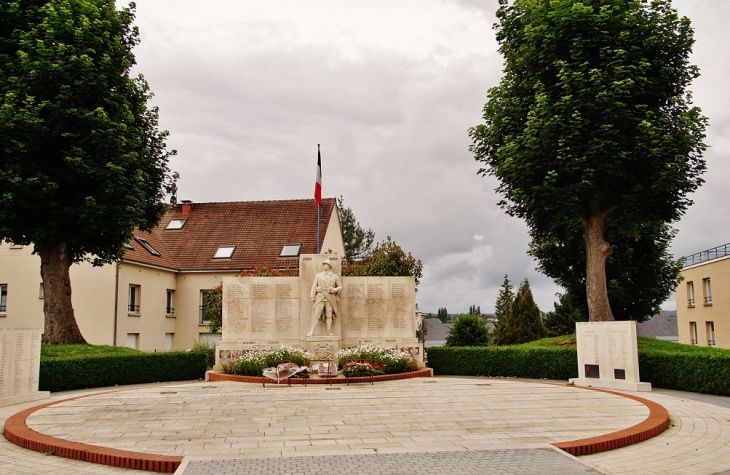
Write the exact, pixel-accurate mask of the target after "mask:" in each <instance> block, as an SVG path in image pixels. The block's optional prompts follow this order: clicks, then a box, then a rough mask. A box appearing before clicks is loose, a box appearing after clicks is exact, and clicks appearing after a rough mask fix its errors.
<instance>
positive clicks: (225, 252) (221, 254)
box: [213, 246, 236, 259]
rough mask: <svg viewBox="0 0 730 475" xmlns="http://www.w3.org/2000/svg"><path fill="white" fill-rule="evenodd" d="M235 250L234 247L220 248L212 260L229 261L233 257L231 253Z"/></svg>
mask: <svg viewBox="0 0 730 475" xmlns="http://www.w3.org/2000/svg"><path fill="white" fill-rule="evenodd" d="M235 250H236V246H221V247H219V248H218V250H217V251H216V253H215V256H213V259H229V258H230V257H231V256H232V255H233V251H235Z"/></svg>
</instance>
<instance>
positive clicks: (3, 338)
mask: <svg viewBox="0 0 730 475" xmlns="http://www.w3.org/2000/svg"><path fill="white" fill-rule="evenodd" d="M9 335H10V331H9V330H8V329H5V328H0V397H3V396H7V395H8V393H9V392H10V387H9V385H8V376H9V373H10V367H9V366H10V364H9V363H10V360H9V359H8V351H9V346H10V339H9V338H8V337H9Z"/></svg>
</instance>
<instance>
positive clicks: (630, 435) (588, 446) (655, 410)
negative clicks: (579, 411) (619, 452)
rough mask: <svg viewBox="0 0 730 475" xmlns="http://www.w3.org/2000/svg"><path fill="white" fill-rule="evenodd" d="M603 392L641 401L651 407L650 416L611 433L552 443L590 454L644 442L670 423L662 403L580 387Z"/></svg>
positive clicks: (577, 453)
mask: <svg viewBox="0 0 730 475" xmlns="http://www.w3.org/2000/svg"><path fill="white" fill-rule="evenodd" d="M580 389H590V390H593V391H599V392H602V393H608V394H614V395H616V396H621V397H625V398H629V399H633V400H634V401H637V402H640V403H642V404H643V405H645V406H646V407H647V408H649V416H648V417H647V418H646V419H644V420H643V421H642V422H639V423H638V424H636V425H634V426H631V427H629V428H627V429H623V430H619V431H616V432H611V433H609V434H604V435H599V436H596V437H589V438H587V439H578V440H572V441H570V442H555V443H553V444H551V445H554V446H555V447H557V448H559V449H562V450H564V451H566V452H568V453H569V454H570V455H575V456H578V455H590V454H595V453H598V452H605V451H606V450H613V449H618V448H620V447H626V446H627V445H632V444H636V443H638V442H643V441H645V440H647V439H651V438H652V437H654V436H656V435H659V434H661V433H662V432H664V429H666V428H667V426H668V425H669V412H668V411H667V410H666V408H664V406H662V405H661V404H657V403H656V402H654V401H649V400H648V399H644V398H642V397H639V396H634V395H633V394H625V393H619V392H615V391H608V390H606V389H598V388H587V387H580Z"/></svg>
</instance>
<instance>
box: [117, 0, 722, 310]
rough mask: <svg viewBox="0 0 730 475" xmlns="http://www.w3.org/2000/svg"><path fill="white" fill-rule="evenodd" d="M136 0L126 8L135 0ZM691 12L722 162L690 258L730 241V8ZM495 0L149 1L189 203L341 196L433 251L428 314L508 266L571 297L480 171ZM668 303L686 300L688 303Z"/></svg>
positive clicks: (413, 245)
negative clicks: (476, 144) (544, 268)
mask: <svg viewBox="0 0 730 475" xmlns="http://www.w3.org/2000/svg"><path fill="white" fill-rule="evenodd" d="M122 3H125V2H122ZM674 5H675V7H676V8H677V9H678V10H679V12H680V14H682V15H685V16H688V17H690V18H691V20H692V23H693V26H694V28H695V32H696V33H695V37H696V40H697V42H696V44H695V48H694V55H693V61H694V63H695V64H697V65H698V66H699V67H700V69H701V73H702V76H701V77H700V78H699V79H698V80H696V81H695V82H694V84H693V87H692V90H693V92H694V100H695V104H696V105H698V106H700V107H701V108H702V109H703V111H704V113H705V115H707V116H709V118H710V128H709V133H708V137H707V143H708V144H709V145H710V149H709V151H708V152H707V154H706V158H707V162H708V168H709V172H708V173H707V174H706V175H705V178H706V183H705V185H704V186H703V187H702V188H701V189H700V190H699V191H698V192H697V193H695V195H694V197H693V198H694V200H695V205H694V206H693V207H692V208H690V210H689V212H688V213H687V215H686V216H685V217H684V218H683V219H682V221H680V222H679V223H678V224H677V228H678V229H679V230H680V232H679V235H678V236H677V238H676V239H675V241H674V245H673V251H674V252H675V254H676V255H677V256H681V255H688V254H692V253H695V252H699V251H702V250H705V249H707V248H710V247H714V246H717V245H721V244H724V243H726V242H730V220H729V219H728V216H730V209H729V208H730V200H729V199H728V192H727V191H726V187H725V186H724V185H723V183H724V182H725V181H726V180H727V178H728V177H729V176H730V164H729V163H728V160H727V158H728V156H729V155H730V92H729V88H728V79H729V78H730V50H728V45H730V28H728V25H729V24H730V1H727V0H701V1H699V0H675V2H674ZM496 8H497V1H496V0H484V1H479V0H452V1H448V0H442V1H439V0H399V1H397V2H394V1H392V0H366V1H365V0H358V1H342V0H318V1H312V0H309V1H308V0H289V1H280V0H277V1H263V0H258V1H254V0H248V1H245V2H242V1H239V0H225V1H223V0H215V1H210V2H205V3H204V4H203V3H201V2H200V1H190V0H137V20H136V25H137V26H139V28H140V31H141V39H142V43H141V45H139V46H138V47H137V48H136V50H135V53H136V56H137V63H138V66H137V68H136V70H135V72H139V73H142V74H144V76H145V77H146V79H147V80H148V82H149V84H150V87H151V89H152V91H154V93H155V98H154V101H153V103H154V105H157V106H159V107H160V126H161V127H162V128H163V129H167V130H169V131H170V138H169V142H168V143H169V145H170V146H171V147H172V148H175V149H177V150H178V155H177V157H174V158H173V160H172V162H171V164H170V165H171V168H172V169H173V170H175V171H178V172H179V173H180V175H181V179H180V181H179V183H178V188H179V194H178V196H179V199H191V200H193V201H197V202H202V201H247V200H278V199H300V198H311V197H312V196H313V189H314V178H315V167H316V160H317V144H318V143H321V144H322V170H323V172H322V173H323V195H324V196H327V197H335V196H340V195H343V196H344V198H345V203H346V205H347V206H348V207H350V208H352V210H353V211H354V213H355V215H356V216H357V218H358V220H359V221H360V223H361V225H363V227H365V228H368V227H370V228H372V229H373V230H374V231H375V234H376V238H377V239H378V240H381V239H384V238H385V237H386V236H392V237H393V239H394V240H395V241H396V242H397V243H398V244H400V245H401V246H402V247H403V248H404V249H405V250H406V251H410V252H412V253H413V255H414V256H416V257H417V258H419V259H421V260H422V261H423V264H424V272H423V273H424V276H423V279H422V281H421V285H420V286H419V292H418V297H417V300H418V304H419V307H420V309H421V310H423V311H426V312H434V313H435V312H436V310H437V309H438V308H439V307H446V308H447V309H448V310H449V312H450V313H456V312H464V311H466V310H467V309H468V308H469V306H470V305H479V306H481V309H482V311H485V312H492V311H493V309H494V301H495V299H496V297H497V293H498V288H499V286H500V285H501V283H502V279H503V276H504V274H505V273H507V274H509V277H510V279H511V280H512V282H513V284H515V285H516V284H518V283H519V282H520V281H521V280H522V279H524V278H526V277H527V278H528V279H529V280H530V283H531V286H532V291H533V293H534V295H535V299H536V301H537V303H538V305H539V306H540V308H541V310H543V311H549V310H552V308H553V301H554V299H555V297H554V296H555V293H556V292H558V291H559V290H560V289H559V288H558V287H557V286H556V285H555V284H554V283H553V282H552V280H551V279H548V278H546V277H545V276H543V275H541V274H539V273H538V272H537V271H536V270H535V267H536V262H535V261H533V260H532V259H531V258H530V257H529V256H527V255H526V250H527V244H528V236H527V232H526V226H525V225H524V223H523V222H522V221H521V220H518V219H516V218H510V217H509V216H507V215H505V214H504V212H503V211H502V210H501V209H500V208H499V207H498V206H497V205H496V203H497V202H498V201H499V197H498V196H497V195H496V194H495V193H494V188H495V187H496V181H495V180H494V179H493V178H484V177H479V176H477V174H476V172H477V169H478V168H479V164H478V163H477V162H475V161H474V158H473V155H472V154H471V153H470V152H469V150H468V147H469V144H470V140H469V137H468V134H467V130H468V128H469V127H471V126H474V125H477V124H479V123H480V122H482V118H481V110H482V107H483V106H484V103H485V102H486V94H487V89H488V88H490V87H492V86H495V85H496V84H497V83H498V82H499V79H500V77H501V68H502V57H501V56H500V55H499V53H498V51H497V43H496V40H495V38H494V33H493V30H492V24H493V23H494V22H495V21H496V18H495V15H494V12H495V11H496ZM664 308H667V309H673V308H675V302H674V296H672V298H671V299H670V300H668V301H667V302H666V303H665V305H664Z"/></svg>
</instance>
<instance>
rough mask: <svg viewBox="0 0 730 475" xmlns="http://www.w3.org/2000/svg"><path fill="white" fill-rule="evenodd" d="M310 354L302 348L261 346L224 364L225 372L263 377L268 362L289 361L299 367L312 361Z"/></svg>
mask: <svg viewBox="0 0 730 475" xmlns="http://www.w3.org/2000/svg"><path fill="white" fill-rule="evenodd" d="M311 359H312V358H311V355H310V353H309V352H308V351H307V350H305V349H302V348H293V347H291V346H281V347H268V346H259V347H256V348H254V349H252V350H251V351H249V352H248V353H246V354H244V355H243V356H240V357H239V358H237V359H235V360H233V361H229V362H228V363H224V364H223V372H224V373H228V374H238V375H241V376H261V374H262V373H263V371H264V367H265V366H266V363H267V362H272V361H279V360H288V361H291V362H292V363H295V364H296V365H297V366H303V365H305V364H306V363H308V362H309V361H311Z"/></svg>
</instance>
